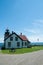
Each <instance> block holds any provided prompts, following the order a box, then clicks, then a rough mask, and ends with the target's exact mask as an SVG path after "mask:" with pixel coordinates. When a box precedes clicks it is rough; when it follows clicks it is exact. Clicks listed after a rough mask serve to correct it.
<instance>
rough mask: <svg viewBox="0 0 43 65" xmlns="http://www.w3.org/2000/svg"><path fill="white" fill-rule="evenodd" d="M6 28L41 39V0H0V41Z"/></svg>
mask: <svg viewBox="0 0 43 65" xmlns="http://www.w3.org/2000/svg"><path fill="white" fill-rule="evenodd" d="M6 28H9V29H10V32H11V31H12V30H13V31H15V32H16V33H17V34H20V33H21V32H22V33H23V34H24V35H26V36H27V37H28V39H29V40H30V41H31V42H33V41H37V39H38V38H39V41H43V0H0V42H3V39H4V32H5V30H6Z"/></svg>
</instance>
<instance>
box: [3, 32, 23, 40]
mask: <svg viewBox="0 0 43 65" xmlns="http://www.w3.org/2000/svg"><path fill="white" fill-rule="evenodd" d="M13 34H15V35H16V36H17V37H19V38H20V39H21V40H22V38H21V37H20V36H19V35H17V34H16V33H15V32H13V33H12V34H10V35H9V36H8V37H7V38H6V39H4V41H5V40H7V39H8V38H10V37H11V36H12V35H13Z"/></svg>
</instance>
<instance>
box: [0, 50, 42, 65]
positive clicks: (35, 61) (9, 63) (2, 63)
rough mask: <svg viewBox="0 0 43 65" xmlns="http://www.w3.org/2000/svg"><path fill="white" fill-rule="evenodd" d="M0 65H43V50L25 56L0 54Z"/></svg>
mask: <svg viewBox="0 0 43 65" xmlns="http://www.w3.org/2000/svg"><path fill="white" fill-rule="evenodd" d="M0 65H43V50H40V51H36V52H31V53H25V54H16V55H15V54H14V55H10V54H0Z"/></svg>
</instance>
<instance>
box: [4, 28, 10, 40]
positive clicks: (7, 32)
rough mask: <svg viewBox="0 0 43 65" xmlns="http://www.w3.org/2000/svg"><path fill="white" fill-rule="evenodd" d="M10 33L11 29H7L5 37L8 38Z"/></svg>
mask: <svg viewBox="0 0 43 65" xmlns="http://www.w3.org/2000/svg"><path fill="white" fill-rule="evenodd" d="M9 35H10V32H9V29H6V31H5V34H4V39H6V38H7V37H8V36H9Z"/></svg>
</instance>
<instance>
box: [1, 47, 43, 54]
mask: <svg viewBox="0 0 43 65" xmlns="http://www.w3.org/2000/svg"><path fill="white" fill-rule="evenodd" d="M38 50H43V46H34V47H31V48H21V49H16V50H15V51H13V52H12V51H11V50H1V52H0V53H4V54H23V53H29V52H34V51H38Z"/></svg>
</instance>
